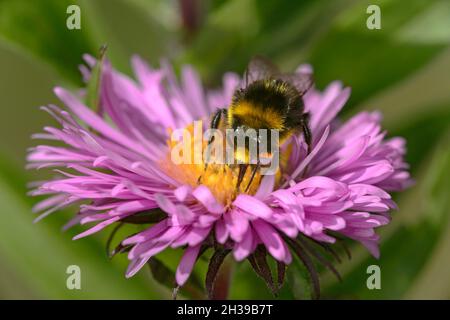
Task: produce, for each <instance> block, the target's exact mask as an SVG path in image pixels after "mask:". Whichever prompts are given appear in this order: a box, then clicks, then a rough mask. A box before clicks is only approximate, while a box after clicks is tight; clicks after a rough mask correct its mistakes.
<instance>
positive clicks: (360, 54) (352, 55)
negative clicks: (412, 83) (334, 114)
mask: <svg viewBox="0 0 450 320" xmlns="http://www.w3.org/2000/svg"><path fill="white" fill-rule="evenodd" d="M372 2H373V1H362V2H358V3H357V4H356V5H354V6H351V7H350V8H349V9H348V10H347V11H346V12H344V13H343V14H342V15H341V16H340V17H338V20H337V21H336V23H335V24H334V25H333V27H332V29H331V31H330V32H329V33H328V34H326V35H325V36H324V37H323V38H321V39H320V40H319V41H318V42H317V44H316V45H315V46H314V47H313V48H312V49H311V51H310V54H309V56H310V59H309V61H310V62H311V63H312V65H313V66H314V68H315V76H316V80H317V83H318V85H319V87H324V86H325V85H326V84H328V83H329V82H330V81H331V80H334V79H340V80H342V81H343V82H344V83H345V84H346V85H349V86H351V87H352V96H351V98H350V102H349V104H350V105H355V104H357V103H360V102H361V101H363V100H366V99H368V98H369V97H370V96H371V95H373V94H375V93H376V92H378V91H380V90H381V89H383V88H386V87H389V86H390V85H392V84H394V83H396V82H398V81H399V80H401V79H403V78H405V77H406V76H408V75H409V74H411V73H412V72H414V71H415V70H417V69H418V68H420V67H421V66H423V65H424V64H425V63H427V62H428V61H429V60H430V59H431V58H433V57H434V56H435V55H436V54H437V53H438V52H440V51H441V50H442V49H443V48H444V47H445V45H444V44H437V43H428V44H424V43H420V44H419V43H411V42H406V41H399V39H397V38H395V37H394V35H395V34H396V32H397V31H398V30H399V28H401V27H402V26H403V25H404V24H405V23H406V22H408V21H409V20H411V19H413V18H414V17H415V16H416V15H418V14H420V13H421V12H422V10H426V9H427V8H428V7H429V6H431V5H432V4H433V2H432V1H420V0H414V1H409V2H408V5H407V6H405V5H404V3H403V2H401V1H379V2H378V3H377V2H374V3H372ZM369 4H378V5H379V6H380V9H381V30H369V29H367V27H366V19H367V17H368V16H369V15H368V14H367V13H366V8H367V6H368V5H369ZM447 44H448V43H447ZM348 110H349V108H347V109H346V111H348Z"/></svg>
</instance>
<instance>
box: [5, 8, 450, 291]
mask: <svg viewBox="0 0 450 320" xmlns="http://www.w3.org/2000/svg"><path fill="white" fill-rule="evenodd" d="M70 4H77V5H79V6H80V8H81V25H82V28H81V30H68V29H67V28H66V19H67V17H68V14H67V13H66V8H67V7H68V5H70ZM369 4H377V5H379V6H380V8H381V27H382V28H381V30H368V29H367V27H366V19H367V18H368V16H369V14H367V13H366V9H367V7H368V5H369ZM103 43H107V44H108V46H109V49H108V56H109V58H110V59H111V60H112V62H113V64H114V65H115V66H116V67H117V68H118V69H120V70H121V71H123V72H125V73H129V72H130V66H129V63H128V61H129V58H130V56H131V55H132V54H135V53H138V54H140V55H141V56H143V57H144V58H145V59H147V60H148V61H150V63H152V64H153V65H156V64H157V63H158V62H159V61H160V59H161V58H169V59H170V60H171V61H173V62H174V63H175V64H176V66H180V65H181V64H183V63H190V64H193V65H194V66H195V67H196V68H198V70H199V71H200V73H201V76H202V78H203V79H204V81H205V83H206V84H207V85H209V86H215V85H218V84H219V83H220V77H221V74H222V73H223V72H225V71H228V70H233V71H236V72H239V73H242V72H243V70H244V68H245V65H246V63H247V62H248V60H249V58H250V57H251V56H252V55H254V54H263V55H266V56H268V57H269V58H271V59H273V60H274V61H275V62H276V63H277V64H279V65H280V66H281V67H282V68H283V69H285V70H288V69H290V68H291V69H292V68H294V67H295V66H297V65H298V64H300V63H303V62H309V63H311V64H312V65H313V66H314V69H315V74H316V80H317V86H318V87H319V88H321V89H322V88H324V86H325V85H326V84H328V83H329V82H330V81H332V80H336V79H340V80H342V81H343V82H344V83H345V85H348V86H351V87H352V96H351V99H350V101H349V103H348V104H347V106H346V107H345V108H344V110H343V112H342V117H343V118H347V117H349V116H351V115H353V114H355V113H356V112H357V111H359V110H363V109H364V110H366V109H369V110H373V109H378V110H381V111H382V112H383V113H384V122H383V124H384V126H385V128H386V129H387V130H388V132H389V135H390V136H393V135H402V136H404V137H406V139H407V140H408V155H407V160H408V162H409V163H410V164H411V172H412V175H413V177H414V178H415V179H416V185H415V186H414V187H413V188H411V189H409V190H407V191H406V192H404V193H402V194H398V195H396V196H395V199H396V201H397V202H398V204H399V207H400V210H399V211H397V212H394V213H393V221H392V223H391V224H390V225H389V226H387V227H385V228H383V229H382V230H381V235H382V239H383V241H382V245H381V259H380V260H379V261H376V260H375V259H373V258H371V257H369V255H368V254H367V252H366V250H364V249H363V248H362V247H361V246H360V245H354V246H353V247H352V251H353V257H352V259H351V260H346V259H344V261H343V262H342V263H341V264H339V265H338V266H337V267H338V269H339V271H341V273H342V274H343V277H344V281H343V282H342V283H339V282H337V281H336V280H335V279H334V278H333V277H332V276H330V274H329V273H327V272H323V274H322V277H321V280H322V288H323V294H322V296H323V297H325V298H338V299H346V298H351V299H353V298H354V299H432V298H434V299H449V298H450V273H449V270H450V268H449V266H450V221H449V219H448V218H449V214H450V210H449V191H450V187H449V184H450V148H449V140H450V139H449V138H450V125H449V123H450V121H449V120H450V46H449V44H450V1H448V0H442V1H429V0H412V1H401V0H397V1H394V0H384V1H375V0H372V1H361V0H336V1H325V0H316V1H280V0H265V1H257V0H229V1H225V0H216V1H206V0H205V1H201V0H190V1H174V0H171V1H167V0H85V1H74V0H73V1H68V0H0V98H1V102H0V103H1V108H0V298H2V299H19V298H22V299H33V298H39V299H157V298H168V297H170V291H169V290H168V289H166V288H165V287H163V286H161V285H159V284H156V283H155V282H154V281H153V280H152V279H151V277H150V275H149V272H148V270H145V269H144V270H142V271H141V272H140V273H139V274H138V275H137V276H135V277H134V278H132V279H129V280H126V279H125V278H124V271H125V269H126V265H127V259H126V257H125V256H118V257H115V258H114V259H113V260H111V261H109V260H108V259H107V257H106V255H105V249H104V244H105V240H106V238H107V235H108V233H109V232H108V230H106V231H104V232H102V233H100V234H97V235H94V236H91V237H89V238H87V239H83V240H79V241H72V240H71V237H72V236H73V235H75V234H76V233H77V232H79V231H80V230H82V229H81V228H74V229H72V230H69V231H68V232H66V233H63V232H61V226H62V225H63V224H64V222H65V221H66V220H67V218H68V217H70V215H71V214H72V213H73V212H61V213H57V214H54V215H52V216H51V217H49V218H47V219H45V220H44V221H42V222H40V223H39V224H37V225H33V223H32V220H33V219H34V216H33V214H32V213H31V207H32V205H33V204H34V203H35V202H36V199H31V198H30V197H28V196H27V195H26V192H27V188H26V183H27V181H30V180H35V179H39V178H40V177H49V176H50V175H49V173H48V172H47V173H45V172H38V173H36V172H28V171H26V170H25V169H24V167H25V154H26V149H27V148H28V147H30V146H32V145H33V141H31V140H30V135H31V134H32V133H35V132H40V131H41V128H42V127H43V126H44V125H47V124H54V122H53V120H51V119H50V117H49V116H48V115H47V114H46V113H44V112H42V111H39V109H38V107H39V106H41V105H45V104H48V103H57V100H56V98H55V97H54V96H53V94H52V87H53V86H55V85H57V84H58V85H63V86H66V87H69V88H73V89H75V88H77V87H78V86H79V85H80V84H81V77H80V75H79V73H78V69H77V66H78V64H80V63H81V55H82V54H83V53H86V52H89V53H93V54H96V53H97V52H98V48H99V47H100V45H101V44H103ZM130 231H132V230H130V229H128V230H124V231H123V232H121V233H120V234H119V236H118V239H119V238H120V237H122V236H125V234H126V232H130ZM117 241H118V240H117ZM164 258H165V259H166V261H169V264H170V261H172V262H173V263H172V264H171V265H170V266H171V267H172V268H174V267H175V263H176V261H177V259H178V258H179V252H173V253H167V254H165V257H164ZM71 264H76V265H79V266H80V267H81V271H82V289H81V290H68V289H67V288H66V278H67V274H66V268H67V266H69V265H71ZM371 264H378V265H379V266H380V267H381V280H382V288H381V290H368V289H367V287H366V279H367V277H368V275H367V273H366V268H367V266H368V265H371ZM205 267H206V263H205V262H200V266H199V268H197V269H196V272H197V273H198V275H199V278H200V277H201V274H202V273H204V272H205V271H204V269H205ZM297 284H298V283H297V282H296V281H295V279H289V281H288V283H287V285H286V286H285V288H284V289H283V291H282V293H281V296H280V298H294V297H296V295H295V294H293V293H292V290H290V289H289V288H290V287H292V286H294V287H295V286H296V285H297ZM300 285H301V284H300ZM294 291H295V290H294ZM231 297H232V298H238V299H243V298H271V295H270V293H269V291H268V290H267V289H266V288H265V284H264V283H263V282H262V281H261V280H260V279H258V278H256V276H255V275H254V274H253V272H252V271H250V268H249V266H248V264H247V263H243V264H241V265H239V266H236V267H235V272H234V280H233V286H232V290H231Z"/></svg>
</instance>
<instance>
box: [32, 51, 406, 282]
mask: <svg viewBox="0 0 450 320" xmlns="http://www.w3.org/2000/svg"><path fill="white" fill-rule="evenodd" d="M85 58H86V62H87V63H88V65H89V66H90V67H93V65H94V64H95V60H94V59H93V58H92V57H89V56H86V57H85ZM133 67H134V71H135V74H136V77H137V80H138V81H137V82H135V81H133V80H132V79H129V78H128V77H126V76H125V75H123V74H120V73H118V72H117V71H115V70H114V69H112V68H111V66H110V65H109V63H107V62H106V63H105V65H104V67H103V72H102V78H101V89H100V107H101V108H100V110H99V112H97V113H96V112H94V111H92V110H91V109H89V108H88V107H87V106H86V105H85V104H84V103H83V102H82V97H81V96H82V95H78V96H77V95H75V94H72V93H70V92H69V91H67V90H65V89H62V88H55V94H56V95H57V96H58V97H59V99H60V100H61V101H62V102H63V103H64V104H65V106H66V107H67V108H68V110H67V111H66V110H64V109H61V108H59V107H56V106H53V105H50V106H47V107H43V109H44V110H46V111H47V112H49V113H50V114H51V115H52V116H53V117H54V118H55V119H57V120H58V121H59V123H60V125H61V127H60V128H54V127H46V128H44V130H45V133H43V134H36V135H35V136H34V137H35V138H39V139H47V140H56V141H59V142H62V144H59V145H58V146H54V145H39V146H37V147H35V148H33V149H32V150H31V152H30V154H29V157H28V161H29V167H31V168H43V167H49V168H58V169H55V172H57V173H58V174H59V176H58V177H57V178H55V179H53V180H49V181H45V182H42V183H39V184H38V186H37V188H36V190H34V191H32V194H33V195H46V196H48V197H47V199H46V200H44V201H42V202H40V203H39V204H38V205H36V207H35V208H34V209H35V211H37V212H43V213H42V215H41V216H40V217H44V216H47V215H48V214H50V213H52V212H54V211H57V210H59V209H61V208H64V207H66V206H69V205H72V204H76V203H80V202H83V203H86V201H87V202H88V204H81V205H80V210H79V213H78V214H77V215H76V216H75V217H74V218H73V220H72V221H70V222H69V226H71V225H74V224H77V223H81V224H86V223H94V226H92V227H91V228H89V229H87V230H86V231H85V232H83V233H81V234H79V235H77V236H76V237H75V238H74V239H79V238H82V237H85V236H88V235H91V234H93V233H95V232H98V231H100V230H102V229H103V228H105V227H106V226H108V225H111V224H114V223H116V222H121V221H122V222H130V223H132V222H133V221H134V219H136V218H138V217H139V216H141V215H143V214H144V213H145V212H147V213H148V212H150V213H149V214H147V215H146V217H152V212H153V210H154V209H157V208H160V209H162V211H163V212H164V215H163V216H162V217H160V218H159V219H155V220H156V223H154V224H152V225H151V226H149V227H148V228H147V229H145V230H144V231H142V232H140V233H138V234H135V235H133V236H130V237H128V238H127V239H125V240H123V241H122V243H121V248H122V249H123V248H126V249H128V250H129V251H128V257H129V259H130V260H131V263H130V265H129V268H128V270H127V272H126V275H127V277H130V276H132V275H134V274H135V273H136V272H137V271H139V269H141V267H142V266H144V265H145V264H146V263H147V261H148V260H149V259H150V258H152V257H154V256H155V255H157V254H158V253H160V252H162V251H164V250H169V249H170V248H178V247H182V248H184V255H183V257H182V259H181V261H180V263H179V266H178V269H177V271H176V282H177V284H178V285H180V286H182V285H183V284H184V283H185V282H186V281H187V279H188V277H189V275H190V273H191V272H192V270H193V268H194V265H195V262H196V260H197V258H198V257H199V255H201V254H202V253H203V251H204V249H207V248H216V250H217V248H218V247H220V248H221V250H225V251H226V253H228V252H232V254H233V256H234V258H235V259H236V260H237V261H241V260H244V259H246V258H249V259H250V260H251V262H252V261H253V262H254V260H252V259H253V258H254V257H255V256H254V255H255V254H256V253H257V252H260V251H261V250H262V251H265V250H267V252H268V253H269V254H270V255H271V256H272V257H273V258H274V259H276V260H277V261H279V262H280V263H281V264H282V265H283V264H286V265H287V264H290V263H291V261H292V259H293V258H292V254H291V253H292V252H294V253H296V254H299V250H298V248H303V249H305V248H307V247H305V246H306V244H305V243H303V241H304V237H306V238H307V239H312V240H314V241H317V242H319V243H324V244H326V243H334V242H335V241H336V238H335V236H342V237H347V238H351V239H354V240H357V241H359V242H361V243H362V244H363V245H364V246H365V247H366V248H367V249H368V250H369V251H370V252H371V253H372V255H374V256H375V257H378V256H379V250H378V242H379V237H378V235H377V234H376V233H375V228H377V227H380V226H383V225H386V224H387V223H389V221H390V216H389V211H390V210H391V209H393V208H395V204H394V202H393V201H392V200H391V196H390V194H389V193H388V192H390V191H400V190H402V189H404V188H405V187H407V186H408V185H409V184H410V178H409V174H408V171H407V169H408V167H407V164H406V163H405V162H404V161H403V156H404V154H405V146H404V145H405V142H404V140H403V139H401V138H392V139H385V134H386V133H385V132H384V131H382V129H381V126H380V120H381V115H380V114H379V113H377V112H372V113H369V112H362V113H359V114H357V115H355V116H354V117H353V118H351V119H350V120H348V121H346V122H344V123H340V122H339V121H338V120H337V119H336V116H337V114H338V112H339V111H340V110H341V108H342V107H343V106H344V104H345V102H346V101H347V99H348V98H349V95H350V89H349V88H343V87H342V84H340V83H339V82H333V83H331V84H330V85H329V86H328V87H327V88H326V89H325V90H324V92H319V91H317V90H316V89H310V90H309V91H308V92H307V93H306V95H305V96H304V103H305V108H306V111H308V112H309V113H310V116H311V120H310V127H311V131H312V136H313V148H312V152H311V153H310V154H309V155H307V148H306V144H305V143H304V141H303V138H302V135H298V136H294V137H292V138H291V139H290V140H289V141H288V142H287V143H286V144H285V146H283V148H287V146H289V148H290V152H289V154H288V155H289V159H288V161H287V162H286V163H285V164H284V165H283V167H282V169H281V172H282V174H283V176H282V178H281V180H278V181H276V178H275V176H265V177H264V179H262V182H261V184H260V185H259V186H258V188H257V190H255V191H254V192H249V193H248V194H247V193H242V194H238V195H236V196H235V197H231V200H230V197H228V198H227V199H228V200H230V203H225V202H224V201H223V198H221V197H220V196H221V195H223V194H225V196H227V192H228V191H227V190H231V187H232V186H229V185H226V180H222V181H223V182H221V181H220V180H219V181H215V182H214V184H209V185H208V184H207V183H206V184H205V185H203V184H202V185H196V184H195V183H190V181H194V180H192V179H191V180H189V179H187V178H185V177H183V178H182V177H181V176H182V174H185V173H186V170H187V171H189V168H187V169H186V168H184V169H183V170H181V171H179V172H178V173H174V171H173V170H168V169H167V166H166V165H165V164H164V160H163V159H166V158H167V154H168V153H169V151H170V149H169V146H168V145H167V140H168V139H169V133H168V129H169V128H171V129H175V128H183V127H186V126H188V125H189V124H191V123H192V122H193V121H194V120H198V119H207V118H208V117H209V116H210V115H211V114H212V113H213V112H214V111H215V110H217V109H218V108H221V107H222V108H223V107H224V106H227V105H229V104H230V101H231V98H232V95H233V93H234V90H235V88H236V87H238V85H239V83H240V78H239V77H238V76H237V75H236V74H233V73H229V74H226V75H225V76H224V78H223V88H222V89H220V90H216V91H206V90H205V89H204V88H203V86H202V84H201V82H200V80H199V76H198V75H197V73H196V72H195V71H194V70H193V69H192V68H191V67H184V68H183V69H182V72H181V82H180V83H179V82H178V81H177V80H176V78H175V76H174V74H173V72H172V70H171V68H170V66H169V65H168V64H163V66H162V68H161V69H151V68H149V67H148V66H147V65H146V64H145V63H144V62H143V61H142V60H140V59H139V58H137V57H136V58H134V59H133ZM298 70H299V71H298V72H309V69H308V68H307V67H302V68H299V69H298ZM305 70H306V71H305ZM82 71H83V74H84V76H85V78H86V79H89V77H90V74H89V73H90V71H89V68H87V67H85V66H83V67H82ZM155 216H156V214H155ZM300 236H301V237H300ZM302 239H303V240H302ZM258 248H259V249H258ZM307 252H308V250H305V253H304V254H306V255H307ZM309 253H310V254H312V255H314V254H313V252H311V251H310V252H309ZM300 255H301V253H300ZM307 258H308V257H306V258H305V257H300V259H302V261H304V262H305V260H303V259H307ZM219 262H220V261H219ZM306 262H307V261H306ZM310 271H311V270H310ZM213 278H214V277H213Z"/></svg>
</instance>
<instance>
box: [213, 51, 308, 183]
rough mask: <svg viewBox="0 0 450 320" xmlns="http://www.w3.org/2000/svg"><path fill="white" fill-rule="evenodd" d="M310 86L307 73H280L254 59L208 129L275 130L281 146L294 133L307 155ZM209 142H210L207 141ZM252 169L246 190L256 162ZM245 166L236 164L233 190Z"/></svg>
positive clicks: (243, 172) (259, 58)
mask: <svg viewBox="0 0 450 320" xmlns="http://www.w3.org/2000/svg"><path fill="white" fill-rule="evenodd" d="M311 85H312V78H311V75H310V74H307V73H290V74H286V73H280V72H279V71H278V69H277V68H276V67H275V66H274V65H272V64H271V63H270V62H269V61H267V60H266V59H264V58H262V57H254V58H253V59H252V60H251V61H250V63H249V65H248V67H247V70H246V72H245V75H244V84H243V86H242V87H241V88H240V89H237V90H236V91H235V93H234V95H233V99H232V102H231V105H230V106H229V107H228V108H224V109H220V110H218V111H217V112H216V113H215V114H214V115H213V117H212V120H211V124H210V128H211V129H218V128H222V129H233V130H235V131H242V132H245V131H246V130H248V129H254V130H256V131H258V130H259V129H267V130H268V132H270V129H276V130H278V134H279V144H280V145H281V144H282V143H283V142H284V141H286V140H287V139H288V138H289V137H291V136H292V135H293V134H296V133H299V132H302V133H303V136H304V140H305V142H306V144H307V145H308V153H309V151H310V148H311V131H310V129H309V115H308V113H305V112H304V105H303V100H302V97H303V95H304V94H305V92H306V91H307V90H308V89H309V88H310V87H311ZM211 142H212V140H210V141H209V143H211ZM268 150H271V149H270V148H268ZM247 151H248V150H247ZM237 157H239V154H238V155H237ZM241 160H242V159H241ZM252 166H253V168H252V175H251V179H250V182H249V184H248V186H247V188H246V191H247V189H248V187H249V186H250V184H251V182H252V180H253V177H254V176H255V173H256V171H257V170H258V168H259V162H258V163H257V164H256V165H252ZM248 167H249V164H240V165H239V174H238V180H237V186H236V188H239V187H240V184H241V182H242V180H243V177H244V175H245V172H246V170H247V168H248Z"/></svg>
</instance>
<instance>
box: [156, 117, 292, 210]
mask: <svg viewBox="0 0 450 320" xmlns="http://www.w3.org/2000/svg"><path fill="white" fill-rule="evenodd" d="M194 131H195V129H194V125H193V124H190V125H188V126H187V127H186V128H185V130H184V133H185V134H186V135H187V136H190V137H195V134H194ZM170 133H171V134H172V132H170ZM185 138H186V136H184V134H183V138H182V139H181V140H169V141H168V147H169V148H168V149H169V151H168V153H167V156H166V158H164V159H163V160H162V161H161V163H160V166H161V168H162V169H163V170H164V171H165V172H166V173H167V174H168V175H169V176H171V177H172V178H174V179H176V180H177V181H179V182H181V183H183V184H187V185H190V186H192V187H194V188H195V187H197V186H199V185H201V184H203V185H205V186H206V187H208V188H209V190H210V191H211V192H212V194H213V195H214V196H215V198H216V200H217V201H219V202H220V203H222V204H223V205H225V206H229V205H231V203H232V202H233V200H234V199H235V198H236V197H237V195H238V194H241V193H246V194H250V195H253V194H255V193H256V192H257V191H258V188H259V185H260V183H261V180H262V175H261V173H260V170H257V171H256V173H255V175H254V177H253V179H252V165H250V166H249V167H248V168H247V170H246V172H245V175H244V177H243V179H242V182H241V184H240V187H239V188H237V183H238V176H239V165H227V164H222V163H220V164H216V163H211V162H214V161H211V162H210V163H208V165H207V166H206V165H205V163H204V161H203V154H204V153H205V151H206V150H207V146H208V142H207V141H204V140H203V139H202V138H203V137H200V139H198V138H197V139H196V138H192V139H185ZM224 143H225V142H224ZM199 152H200V153H201V156H199V155H198V154H197V155H196V153H199ZM174 154H175V155H176V156H177V157H180V158H183V159H184V161H178V160H177V161H174ZM223 155H225V151H224V152H223ZM213 157H214V153H212V157H211V160H214V158H213ZM284 158H285V155H283V156H282V160H281V162H283V159H284ZM195 160H196V161H195ZM280 177H281V173H280V170H279V169H278V170H277V173H276V182H278V181H279V180H280ZM250 181H251V184H250V185H249V183H250Z"/></svg>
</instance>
